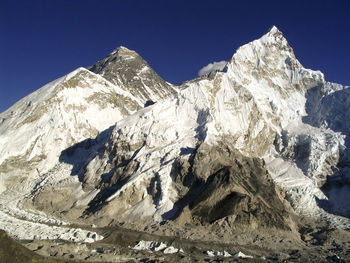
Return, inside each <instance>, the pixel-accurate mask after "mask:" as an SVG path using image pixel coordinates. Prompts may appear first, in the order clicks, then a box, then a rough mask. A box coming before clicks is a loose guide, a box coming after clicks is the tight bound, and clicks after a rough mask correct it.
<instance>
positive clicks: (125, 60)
mask: <svg viewBox="0 0 350 263" xmlns="http://www.w3.org/2000/svg"><path fill="white" fill-rule="evenodd" d="M89 70H91V71H92V72H94V73H96V74H99V75H101V76H102V77H104V78H105V79H107V80H109V81H110V82H112V83H113V84H115V85H117V86H120V87H124V89H125V90H126V91H128V92H131V93H132V94H133V95H134V96H135V97H136V98H138V99H139V100H140V101H141V102H143V103H147V102H152V103H153V102H156V101H159V100H162V99H165V98H172V97H174V96H175V95H176V93H177V90H176V87H174V86H173V85H171V84H170V83H167V82H165V81H164V80H163V79H162V78H161V77H160V76H159V75H158V74H157V73H156V72H154V70H153V69H152V68H151V67H150V66H149V65H148V63H147V62H146V61H145V60H144V59H143V58H142V57H141V56H140V55H139V54H137V53H136V52H135V51H133V50H129V49H127V48H126V47H119V48H117V49H116V50H114V51H113V52H112V53H111V54H109V55H108V56H107V57H106V58H104V59H103V60H101V61H99V62H97V63H96V64H95V65H93V66H91V67H89Z"/></svg>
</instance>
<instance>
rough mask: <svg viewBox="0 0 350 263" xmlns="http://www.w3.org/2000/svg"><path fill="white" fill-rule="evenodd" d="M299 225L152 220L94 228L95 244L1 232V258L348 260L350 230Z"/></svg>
mask: <svg viewBox="0 0 350 263" xmlns="http://www.w3.org/2000/svg"><path fill="white" fill-rule="evenodd" d="M301 224H303V226H300V228H299V231H300V236H299V237H297V236H296V235H295V234H293V233H291V232H285V231H277V230H271V229H270V230H266V231H255V232H248V231H247V232H245V231H243V230H238V231H237V232H234V233H231V234H230V235H221V238H220V235H218V233H215V232H209V231H206V229H208V228H206V227H194V229H193V230H192V231H190V232H191V233H189V234H191V238H184V237H182V236H181V233H179V234H178V235H179V236H177V237H174V236H173V237H171V236H161V235H158V234H157V233H161V232H164V231H165V230H166V228H169V227H172V226H171V224H167V225H166V226H165V225H163V226H164V227H163V226H162V225H154V226H153V227H152V229H151V230H150V231H149V233H146V232H141V231H134V230H129V229H125V228H122V227H110V228H97V229H96V228H95V229H94V231H96V232H97V233H98V234H100V235H103V236H105V238H104V239H103V240H100V241H97V242H94V243H82V242H79V243H75V242H68V241H63V240H22V241H14V240H13V239H11V238H9V237H8V236H7V235H6V234H5V232H1V247H0V255H1V257H2V258H3V259H5V262H83V261H84V262H350V231H348V230H339V229H334V228H329V227H327V224H325V223H322V222H318V223H317V224H316V223H312V222H305V221H304V222H301ZM86 230H91V229H86ZM203 236H205V237H206V238H200V237H203ZM209 240H211V241H209Z"/></svg>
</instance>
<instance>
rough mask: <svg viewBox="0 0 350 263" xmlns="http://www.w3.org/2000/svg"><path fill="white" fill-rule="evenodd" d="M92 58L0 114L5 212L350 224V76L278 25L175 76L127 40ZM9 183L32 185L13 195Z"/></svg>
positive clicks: (89, 218) (126, 219)
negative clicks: (315, 57)
mask: <svg viewBox="0 0 350 263" xmlns="http://www.w3.org/2000/svg"><path fill="white" fill-rule="evenodd" d="M90 70H91V71H92V72H91V71H88V70H85V69H78V70H77V71H74V72H73V73H71V74H69V75H67V76H66V77H64V78H61V79H59V80H56V81H55V82H53V83H50V84H48V85H47V86H45V87H43V88H42V89H40V90H38V91H37V92H35V93H33V94H31V95H29V96H28V97H26V98H24V99H23V100H21V101H20V102H18V103H17V104H15V105H14V106H13V107H11V108H10V109H9V110H8V111H6V112H5V113H3V114H1V115H0V117H1V119H2V122H1V124H0V131H1V136H0V146H1V148H0V151H1V155H0V158H1V159H0V169H1V170H0V172H1V173H2V176H3V178H5V182H3V193H2V194H1V200H4V201H3V202H2V206H3V207H4V208H6V209H5V210H6V211H7V214H10V215H12V216H18V213H19V212H18V211H17V210H16V207H18V206H20V208H21V211H22V212H21V217H24V218H28V217H29V218H32V217H30V216H28V214H30V212H29V211H38V210H39V211H41V212H45V213H46V215H45V216H48V217H52V218H54V219H55V220H59V221H67V222H72V223H76V222H80V223H81V220H84V222H85V223H89V224H95V225H98V226H106V225H115V224H118V223H123V224H125V225H126V226H128V227H130V228H135V229H141V230H144V229H147V227H149V226H151V225H153V224H155V223H161V222H162V224H164V222H170V221H171V222H175V223H176V224H177V225H178V226H180V227H181V226H183V227H184V226H185V225H186V224H190V225H198V224H199V225H213V224H220V225H225V226H226V227H228V228H240V227H250V228H251V229H260V228H277V229H289V230H293V229H295V224H294V222H293V218H292V217H291V215H292V214H293V213H297V214H298V215H299V216H307V217H310V218H313V219H320V218H322V219H326V220H328V221H329V223H330V224H332V225H334V226H337V227H342V228H346V227H349V226H350V221H349V219H348V218H346V217H341V216H339V215H342V216H349V206H348V205H347V204H345V205H340V202H339V200H344V199H346V198H348V197H349V191H348V186H346V184H349V178H350V172H349V171H350V170H349V158H348V156H349V151H348V148H349V139H348V136H349V135H350V126H349V123H350V122H349V118H350V117H349V116H350V114H349V109H348V107H347V106H348V105H349V102H350V92H349V91H350V89H349V87H344V86H341V85H338V84H333V83H328V82H326V81H325V78H324V76H323V74H322V73H321V72H319V71H313V70H310V69H305V68H304V67H303V66H302V65H301V63H300V62H299V61H298V60H297V59H296V57H295V55H294V52H293V50H292V48H291V47H290V46H289V44H288V42H287V40H286V39H285V38H284V36H283V34H282V33H281V32H280V31H279V30H278V29H277V28H276V27H273V28H271V30H270V31H269V32H268V33H267V34H265V35H264V36H262V37H261V38H260V39H258V40H255V41H253V42H251V43H249V44H247V45H244V46H242V47H240V48H239V49H238V50H237V51H236V53H235V54H234V55H233V57H232V59H231V60H230V61H229V63H228V64H227V65H226V67H225V70H224V71H217V72H213V73H211V74H209V75H205V76H201V77H199V78H197V79H194V80H191V81H188V82H186V83H184V84H183V85H182V86H181V87H179V88H176V87H174V86H172V85H171V84H168V83H166V82H165V81H163V80H162V79H160V77H159V76H158V75H156V73H154V71H153V70H152V69H151V68H150V67H149V66H148V64H147V63H146V62H144V61H143V59H142V58H141V57H140V56H139V55H138V54H137V53H136V52H134V51H130V50H128V49H126V48H124V47H121V48H119V49H117V50H116V51H114V52H113V53H111V54H110V55H109V56H108V57H107V58H105V59H104V60H102V61H100V62H98V63H97V64H96V65H94V66H92V67H91V68H90ZM93 72H94V73H93ZM95 73H97V74H98V75H97V74H95ZM149 100H151V101H153V102H155V101H156V103H155V104H153V105H150V106H147V107H144V104H147V103H146V102H147V101H149ZM45 105H48V106H45ZM115 122H116V123H115ZM111 125H113V126H111ZM43 160H45V161H43ZM22 170H23V171H33V172H32V173H31V174H30V175H29V176H28V178H26V177H25V176H23V175H22V174H21V177H18V174H19V173H20V172H21V171H22ZM35 172H36V173H35ZM17 177H18V179H16V180H14V179H13V178H17ZM8 178H11V181H10V179H8ZM9 182H11V183H9ZM19 185H20V187H21V188H20V187H19ZM23 188H25V189H26V191H27V192H26V193H19V192H20V190H19V189H23ZM335 189H336V190H335ZM16 194H17V195H16ZM13 195H14V196H17V197H16V198H17V199H16V200H19V197H21V198H22V199H23V197H25V198H24V199H23V200H22V199H21V201H18V202H16V203H11V205H8V204H7V201H6V200H9V198H10V197H11V198H12V196H13ZM26 212H28V213H27V214H25V213H26ZM335 214H338V215H335ZM43 221H44V222H46V221H45V220H43ZM7 224H8V225H9V224H10V223H7ZM0 226H1V227H2V228H4V229H5V230H6V228H8V229H10V227H7V226H6V225H4V224H3V225H1V217H0Z"/></svg>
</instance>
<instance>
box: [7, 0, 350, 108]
mask: <svg viewBox="0 0 350 263" xmlns="http://www.w3.org/2000/svg"><path fill="white" fill-rule="evenodd" d="M349 11H350V1H348V0H343V1H340V0H332V1H328V0H322V1H321V0H319V1H312V0H303V1H298V0H295V1H283V0H279V1H267V0H265V1H261V0H260V1H249V0H244V1H233V0H227V1H224V0H222V1H221V0H215V1H214V0H212V1H206V0H201V1H190V0H186V1H182V0H176V1H172V0H158V1H156V0H148V1H146V0H139V1H135V0H94V1H90V0H23V1H19V0H0V112H2V111H4V110H6V109H7V108H9V107H10V106H11V105H12V104H13V103H15V102H16V101H17V100H19V99H21V98H22V97H24V96H26V95H27V94H29V93H31V92H32V91H34V90H36V89H38V88H40V87H41V86H43V85H44V84H46V83H48V82H50V81H52V80H54V79H56V78H58V77H60V76H63V75H65V74H67V73H69V72H70V71H72V70H74V69H75V68H77V67H79V66H89V65H92V64H94V63H95V62H96V61H98V60H100V59H102V58H103V57H105V56H106V55H108V53H110V52H111V51H112V50H113V49H114V48H116V47H117V46H120V45H124V46H126V47H128V48H130V49H134V50H136V51H137V52H138V53H139V54H140V55H141V56H142V57H143V58H144V59H146V60H147V61H148V62H149V64H150V65H151V66H152V67H153V68H154V69H155V70H156V72H158V74H159V75H160V76H161V77H163V78H164V79H165V80H167V81H169V82H172V83H175V84H179V83H181V82H182V81H185V80H189V79H192V78H194V77H196V76H197V72H198V70H199V69H200V68H202V67H203V66H205V65H207V64H208V63H210V62H213V61H220V60H228V59H230V58H231V56H232V55H233V53H234V52H235V50H236V49H237V48H238V47H239V46H241V45H243V44H245V43H248V42H250V41H252V40H254V39H256V38H259V37H260V36H261V35H263V34H264V33H266V32H267V30H268V29H269V28H270V27H271V26H272V25H276V26H277V27H278V28H279V29H280V30H281V31H282V32H283V33H284V35H285V36H286V38H287V39H288V41H289V43H290V44H291V46H292V47H293V48H294V51H295V53H296V56H297V58H298V59H299V61H300V62H301V63H302V64H303V65H304V66H305V67H307V68H312V69H319V70H321V71H322V72H324V73H325V76H326V79H327V80H329V81H333V82H338V83H341V84H345V85H350V66H349V62H350V50H349V44H350V15H349Z"/></svg>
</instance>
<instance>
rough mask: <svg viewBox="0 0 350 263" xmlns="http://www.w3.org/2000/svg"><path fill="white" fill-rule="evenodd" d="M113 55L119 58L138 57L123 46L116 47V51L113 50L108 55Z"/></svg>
mask: <svg viewBox="0 0 350 263" xmlns="http://www.w3.org/2000/svg"><path fill="white" fill-rule="evenodd" d="M115 54H117V55H119V56H121V57H127V58H131V57H136V56H139V54H137V52H136V51H134V50H131V49H128V48H127V47H124V46H119V47H117V48H116V49H114V50H113V52H112V53H111V54H110V55H115Z"/></svg>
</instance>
